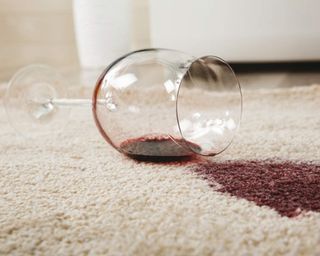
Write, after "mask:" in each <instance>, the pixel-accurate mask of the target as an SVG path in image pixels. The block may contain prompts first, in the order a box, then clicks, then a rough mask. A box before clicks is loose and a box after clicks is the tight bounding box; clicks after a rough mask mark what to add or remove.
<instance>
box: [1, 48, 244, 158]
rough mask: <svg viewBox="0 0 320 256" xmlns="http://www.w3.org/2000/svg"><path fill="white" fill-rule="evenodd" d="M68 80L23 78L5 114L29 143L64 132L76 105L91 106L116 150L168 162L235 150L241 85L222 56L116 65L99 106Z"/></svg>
mask: <svg viewBox="0 0 320 256" xmlns="http://www.w3.org/2000/svg"><path fill="white" fill-rule="evenodd" d="M66 88H67V85H66V84H65V80H64V79H63V77H62V76H60V75H59V74H58V73H57V72H55V71H54V70H53V69H51V68H49V67H47V66H42V65H31V66H28V67H25V68H23V69H21V70H20V71H18V72H17V73H16V74H15V75H14V76H13V77H12V79H11V80H10V82H9V84H8V89H7V93H6V95H5V101H4V103H5V109H6V112H7V115H8V119H9V121H10V123H11V125H12V126H13V127H14V128H15V129H16V130H17V131H18V132H19V133H20V134H22V135H23V136H25V137H32V136H37V135H38V134H40V133H49V134H50V133H52V132H56V131H59V130H61V129H62V128H63V126H64V125H65V124H66V122H67V119H68V118H67V114H68V111H69V110H70V107H71V106H87V107H89V106H91V107H92V112H93V116H94V120H95V123H96V126H97V127H98V129H99V131H100V133H101V135H102V136H103V138H104V139H105V140H106V141H107V142H108V143H109V144H110V145H112V146H113V147H114V148H115V149H116V150H118V151H119V152H121V153H124V154H126V155H128V156H131V157H137V158H138V157H143V158H150V159H157V160H161V158H163V159H164V158H168V157H171V158H172V159H174V158H176V157H182V156H190V155H194V154H199V155H204V156H214V155H217V154H219V153H221V152H222V151H224V150H225V149H226V148H228V146H229V145H230V144H231V143H232V140H233V138H234V136H235V134H236V131H237V130H238V127H239V124H240V120H241V114H242V94H241V87H240V84H239V82H238V80H237V78H236V76H235V73H234V72H233V70H232V68H231V67H230V66H229V65H228V64H227V63H226V62H225V61H224V60H222V59H220V58H218V57H215V56H204V57H201V58H196V57H193V56H190V55H188V54H185V53H183V52H180V51H175V50H169V49H143V50H139V51H134V52H131V53H128V54H127V55H125V56H122V57H120V58H119V59H117V60H115V61H114V62H113V63H111V64H110V65H109V66H108V67H107V68H106V69H105V70H104V71H103V72H102V74H101V75H100V77H99V79H98V80H97V83H96V86H95V89H94V92H93V96H92V100H91V99H71V98H68V94H67V90H66Z"/></svg>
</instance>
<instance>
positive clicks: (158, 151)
mask: <svg viewBox="0 0 320 256" xmlns="http://www.w3.org/2000/svg"><path fill="white" fill-rule="evenodd" d="M181 145H184V146H181ZM188 147H190V148H193V149H195V150H200V147H199V146H198V145H196V144H194V143H191V142H186V141H184V140H182V139H175V141H174V140H173V139H172V138H171V137H170V136H167V135H145V136H142V137H138V138H133V139H128V140H126V141H124V142H122V143H121V144H120V146H119V149H120V151H121V152H122V153H124V154H125V155H127V156H129V157H130V158H133V159H135V160H138V161H144V162H157V163H171V164H173V163H179V164H181V163H190V162H195V161H198V160H199V159H200V158H199V157H198V156H197V155H196V154H194V153H193V152H192V151H191V150H190V149H189V148H188Z"/></svg>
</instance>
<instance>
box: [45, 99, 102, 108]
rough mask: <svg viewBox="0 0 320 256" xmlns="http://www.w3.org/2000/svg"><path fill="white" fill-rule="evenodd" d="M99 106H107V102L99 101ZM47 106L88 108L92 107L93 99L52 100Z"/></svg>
mask: <svg viewBox="0 0 320 256" xmlns="http://www.w3.org/2000/svg"><path fill="white" fill-rule="evenodd" d="M97 103H98V104H105V103H106V100H101V99H100V100H98V101H97ZM46 104H52V105H53V106H58V107H87V106H92V100H91V99H63V98H62V99H50V100H48V102H46Z"/></svg>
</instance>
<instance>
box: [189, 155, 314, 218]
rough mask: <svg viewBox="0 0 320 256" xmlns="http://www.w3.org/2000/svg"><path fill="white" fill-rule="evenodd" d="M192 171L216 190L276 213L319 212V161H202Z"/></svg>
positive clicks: (293, 214) (292, 215)
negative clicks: (317, 163) (315, 162)
mask: <svg viewBox="0 0 320 256" xmlns="http://www.w3.org/2000/svg"><path fill="white" fill-rule="evenodd" d="M194 171H195V172H197V173H198V174H200V175H201V176H202V177H203V178H204V179H206V180H208V182H209V184H210V185H211V186H212V187H216V185H215V184H216V183H218V184H219V185H221V187H219V186H218V188H217V191H219V192H224V193H228V194H230V195H232V196H236V197H238V198H243V199H246V200H249V201H252V202H255V203H256V204H257V205H258V206H268V207H270V208H273V209H274V210H276V211H277V212H278V213H279V214H280V215H282V216H287V217H295V216H298V215H299V214H300V213H304V212H308V211H315V212H320V165H316V164H309V163H294V162H289V161H287V162H272V161H228V162H222V163H213V162H210V163H205V164H200V165H198V166H196V167H195V169H194Z"/></svg>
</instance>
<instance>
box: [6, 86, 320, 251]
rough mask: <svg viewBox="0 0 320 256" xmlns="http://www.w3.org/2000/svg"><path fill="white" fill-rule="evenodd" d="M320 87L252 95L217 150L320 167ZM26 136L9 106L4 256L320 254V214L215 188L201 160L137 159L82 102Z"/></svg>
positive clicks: (240, 156) (220, 159)
mask: <svg viewBox="0 0 320 256" xmlns="http://www.w3.org/2000/svg"><path fill="white" fill-rule="evenodd" d="M319 110H320V86H316V85H314V86H308V87H296V88H292V89H272V90H253V91H245V92H244V116H243V122H242V127H241V130H240V132H239V134H238V136H237V138H236V140H235V142H234V144H233V145H232V146H231V147H230V148H229V149H228V150H227V151H226V152H224V153H223V154H221V155H219V156H217V157H215V158H212V159H210V161H213V162H224V161H226V160H257V161H260V160H263V159H269V160H270V159H274V160H275V161H280V162H281V161H303V162H309V163H313V164H315V165H319V164H320V136H319V135H320V114H319ZM72 113H73V114H72V118H71V120H70V122H69V124H68V125H67V127H66V129H65V130H64V132H63V133H62V134H61V135H59V137H58V138H55V139H54V138H52V139H47V140H43V139H41V138H39V139H38V140H34V141H23V140H22V139H20V138H18V137H17V136H16V135H15V134H14V132H13V131H12V128H10V126H9V125H8V124H7V121H6V117H5V115H4V111H3V109H2V108H0V127H1V131H0V134H1V135H0V145H1V156H0V255H7V254H8V255H9V254H10V255H320V213H319V212H307V213H305V214H301V215H299V216H297V217H294V218H288V217H283V216H281V215H280V214H279V213H278V212H277V211H275V210H274V209H272V208H269V207H266V206H262V207H260V206H257V205H256V204H255V203H253V202H251V201H248V200H246V199H239V198H237V197H235V196H231V195H229V194H228V193H222V192H219V191H216V190H215V189H214V188H212V187H210V186H209V185H208V182H207V181H206V180H205V179H203V178H202V177H201V176H200V175H199V174H197V173H195V172H194V171H193V168H194V165H197V163H189V164H188V163H181V164H177V163H175V164H165V165H162V164H151V163H138V162H136V161H134V160H131V159H128V158H126V157H124V156H123V155H121V154H120V153H118V152H116V151H115V150H114V149H112V148H111V147H110V146H109V145H107V144H106V143H105V142H104V141H103V140H102V137H101V136H100V134H98V132H97V130H96V128H95V126H94V123H93V120H92V117H91V112H90V111H73V112H72Z"/></svg>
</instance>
